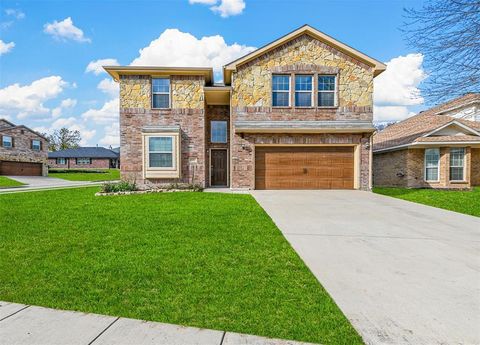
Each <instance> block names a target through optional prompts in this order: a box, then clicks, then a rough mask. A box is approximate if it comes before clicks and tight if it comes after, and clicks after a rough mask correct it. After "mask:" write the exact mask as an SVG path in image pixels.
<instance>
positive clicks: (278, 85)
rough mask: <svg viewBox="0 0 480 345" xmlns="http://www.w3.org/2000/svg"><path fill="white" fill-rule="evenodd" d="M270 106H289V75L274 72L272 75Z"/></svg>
mask: <svg viewBox="0 0 480 345" xmlns="http://www.w3.org/2000/svg"><path fill="white" fill-rule="evenodd" d="M272 106H274V107H288V106H290V76H289V75H284V74H274V75H273V76H272Z"/></svg>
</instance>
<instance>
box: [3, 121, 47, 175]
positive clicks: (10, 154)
mask: <svg viewBox="0 0 480 345" xmlns="http://www.w3.org/2000/svg"><path fill="white" fill-rule="evenodd" d="M7 125H8V123H6V122H2V123H0V126H1V127H2V128H3V129H2V131H1V132H0V161H11V162H28V163H41V164H42V165H43V168H42V175H43V176H47V175H48V168H47V157H48V152H47V150H48V142H47V140H46V139H45V138H43V137H41V136H39V135H38V134H36V133H35V132H33V131H31V130H29V129H27V128H26V127H23V126H11V124H10V126H7ZM8 127H11V128H8ZM4 135H5V136H11V137H12V138H13V141H14V142H13V147H12V148H5V147H3V146H2V145H1V139H2V138H1V137H2V136H4ZM32 140H40V142H41V149H40V150H39V151H37V150H33V149H32Z"/></svg>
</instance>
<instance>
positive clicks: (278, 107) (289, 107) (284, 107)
mask: <svg viewBox="0 0 480 345" xmlns="http://www.w3.org/2000/svg"><path fill="white" fill-rule="evenodd" d="M272 109H292V107H291V106H279V105H272Z"/></svg>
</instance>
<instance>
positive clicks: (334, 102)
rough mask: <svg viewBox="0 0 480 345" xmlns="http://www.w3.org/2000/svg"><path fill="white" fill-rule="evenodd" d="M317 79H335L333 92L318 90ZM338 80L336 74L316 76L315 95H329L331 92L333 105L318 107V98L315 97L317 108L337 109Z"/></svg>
mask: <svg viewBox="0 0 480 345" xmlns="http://www.w3.org/2000/svg"><path fill="white" fill-rule="evenodd" d="M319 77H334V78H335V86H334V89H333V91H331V90H320V88H319V85H320V83H319V82H318V79H319ZM337 83H338V78H337V75H336V74H318V75H317V93H331V92H333V105H320V97H317V107H318V108H336V107H338V103H337V102H338V92H337V90H338V85H337Z"/></svg>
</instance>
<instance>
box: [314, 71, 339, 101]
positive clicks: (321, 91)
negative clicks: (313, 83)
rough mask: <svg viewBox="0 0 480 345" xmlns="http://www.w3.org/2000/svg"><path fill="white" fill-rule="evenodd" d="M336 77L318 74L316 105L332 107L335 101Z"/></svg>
mask: <svg viewBox="0 0 480 345" xmlns="http://www.w3.org/2000/svg"><path fill="white" fill-rule="evenodd" d="M336 79H337V78H336V77H335V76H334V75H319V76H318V106H319V107H334V106H335V103H336V95H335V91H336Z"/></svg>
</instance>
